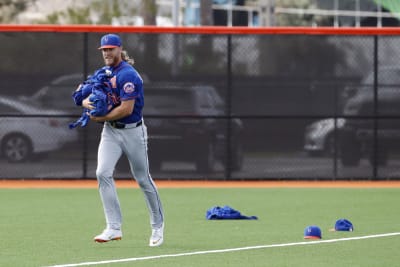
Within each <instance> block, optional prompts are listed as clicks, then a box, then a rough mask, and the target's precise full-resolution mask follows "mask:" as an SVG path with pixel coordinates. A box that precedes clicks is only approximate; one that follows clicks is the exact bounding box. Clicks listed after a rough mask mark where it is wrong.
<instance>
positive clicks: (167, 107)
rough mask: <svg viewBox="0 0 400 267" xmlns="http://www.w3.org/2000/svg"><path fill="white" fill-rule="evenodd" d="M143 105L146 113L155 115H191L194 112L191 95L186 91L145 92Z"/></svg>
mask: <svg viewBox="0 0 400 267" xmlns="http://www.w3.org/2000/svg"><path fill="white" fill-rule="evenodd" d="M145 104H146V107H145V109H146V110H147V111H149V112H150V113H151V114H157V115H172V114H193V113H195V111H196V108H195V104H194V100H193V95H192V94H191V92H190V91H188V90H171V89H166V90H162V89H160V90H146V91H145ZM147 107H148V108H147ZM149 112H148V113H149Z"/></svg>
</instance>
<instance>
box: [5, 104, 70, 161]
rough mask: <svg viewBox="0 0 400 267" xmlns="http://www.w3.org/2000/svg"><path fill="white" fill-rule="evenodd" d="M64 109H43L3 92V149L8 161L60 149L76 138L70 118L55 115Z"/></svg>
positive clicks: (23, 159)
mask: <svg viewBox="0 0 400 267" xmlns="http://www.w3.org/2000/svg"><path fill="white" fill-rule="evenodd" d="M62 114H65V112H62V111H59V110H53V109H44V108H41V107H39V106H35V105H33V104H31V103H29V102H28V101H22V100H17V99H15V98H12V97H6V96H0V151H1V156H2V157H4V158H6V159H7V160H8V161H9V162H24V161H26V160H28V159H33V158H34V157H35V154H37V153H44V152H49V151H52V150H57V149H60V148H61V147H63V146H64V145H65V144H66V143H69V142H73V141H77V140H78V132H77V131H71V130H70V129H69V128H68V123H69V122H71V118H62V117H61V118H60V117H55V116H57V115H62Z"/></svg>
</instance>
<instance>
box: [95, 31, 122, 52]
mask: <svg viewBox="0 0 400 267" xmlns="http://www.w3.org/2000/svg"><path fill="white" fill-rule="evenodd" d="M120 46H122V42H121V38H119V36H118V35H116V34H106V35H104V36H103V37H101V41H100V47H99V49H103V48H114V47H120Z"/></svg>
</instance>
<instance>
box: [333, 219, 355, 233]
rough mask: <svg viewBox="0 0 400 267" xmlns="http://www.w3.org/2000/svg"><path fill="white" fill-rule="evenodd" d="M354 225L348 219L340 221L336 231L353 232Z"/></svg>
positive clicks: (337, 222)
mask: <svg viewBox="0 0 400 267" xmlns="http://www.w3.org/2000/svg"><path fill="white" fill-rule="evenodd" d="M353 230H354V227H353V224H352V223H351V222H350V221H349V220H347V219H339V220H337V221H336V223H335V231H349V232H353Z"/></svg>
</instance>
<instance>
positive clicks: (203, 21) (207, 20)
mask: <svg viewBox="0 0 400 267" xmlns="http://www.w3.org/2000/svg"><path fill="white" fill-rule="evenodd" d="M212 4H213V0H203V1H201V2H200V25H203V26H209V25H213V24H214V23H213V10H212Z"/></svg>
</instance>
